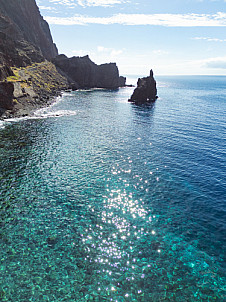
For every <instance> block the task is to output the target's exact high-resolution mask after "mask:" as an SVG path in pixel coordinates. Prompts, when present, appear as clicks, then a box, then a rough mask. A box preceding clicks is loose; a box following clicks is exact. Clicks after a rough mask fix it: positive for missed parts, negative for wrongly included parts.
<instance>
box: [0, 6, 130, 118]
mask: <svg viewBox="0 0 226 302" xmlns="http://www.w3.org/2000/svg"><path fill="white" fill-rule="evenodd" d="M18 16H19V18H18ZM125 83H126V78H124V77H120V76H119V71H118V67H117V66H116V64H115V63H107V64H101V65H97V64H95V63H94V62H92V61H91V60H90V58H89V57H88V56H84V57H72V58H68V57H67V56H66V55H58V50H57V47H56V45H55V44H54V43H53V39H52V36H51V32H50V29H49V25H48V23H47V22H46V21H45V20H44V19H43V17H42V16H41V14H40V11H39V9H38V6H37V4H36V1H35V0H29V1H27V0H20V1H18V0H7V1H5V0H0V119H4V118H10V117H19V116H26V115H30V114H31V112H33V111H35V110H36V109H38V108H40V107H45V106H46V105H48V104H50V103H52V101H53V99H54V98H55V97H56V96H58V95H60V94H61V92H62V91H64V90H67V89H72V90H76V89H86V88H107V89H116V88H119V87H123V86H125Z"/></svg>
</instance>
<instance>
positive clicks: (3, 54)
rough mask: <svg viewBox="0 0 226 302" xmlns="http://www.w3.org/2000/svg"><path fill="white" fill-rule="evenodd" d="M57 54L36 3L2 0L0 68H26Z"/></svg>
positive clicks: (46, 24)
mask: <svg viewBox="0 0 226 302" xmlns="http://www.w3.org/2000/svg"><path fill="white" fill-rule="evenodd" d="M57 54H58V51H57V48H56V45H55V44H54V43H53V40H52V36H51V33H50V29H49V26H48V23H47V22H46V21H45V20H44V19H43V17H42V16H41V15H40V12H39V9H38V7H37V5H36V2H35V0H29V1H28V0H7V1H6V0H0V66H1V65H7V66H17V67H20V66H27V65H31V64H32V63H33V62H42V61H44V60H45V59H47V60H50V59H52V58H53V57H55V56H56V55H57Z"/></svg>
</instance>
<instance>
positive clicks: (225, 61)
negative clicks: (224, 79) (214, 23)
mask: <svg viewBox="0 0 226 302" xmlns="http://www.w3.org/2000/svg"><path fill="white" fill-rule="evenodd" d="M203 66H204V67H207V68H217V69H226V56H225V57H216V58H209V59H206V60H204V61H203Z"/></svg>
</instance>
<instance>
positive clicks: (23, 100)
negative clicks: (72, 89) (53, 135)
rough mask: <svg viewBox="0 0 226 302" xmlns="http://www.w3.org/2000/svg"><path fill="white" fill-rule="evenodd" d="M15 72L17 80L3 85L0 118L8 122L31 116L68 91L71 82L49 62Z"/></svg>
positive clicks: (1, 88) (0, 97)
mask: <svg viewBox="0 0 226 302" xmlns="http://www.w3.org/2000/svg"><path fill="white" fill-rule="evenodd" d="M12 70H13V76H10V77H8V78H7V80H8V81H7V82H0V116H2V117H4V118H7V117H12V116H14V117H15V116H26V115H29V114H31V113H32V112H33V111H34V110H35V109H37V108H40V107H43V106H46V105H48V104H49V103H50V102H51V97H54V96H57V95H59V94H60V93H61V91H62V90H66V89H67V88H68V81H67V79H66V78H65V77H63V76H62V75H60V74H59V73H58V71H57V70H56V67H55V65H54V64H52V63H51V62H48V61H45V62H41V63H35V64H33V65H32V66H28V67H21V68H15V67H14V68H13V69H12Z"/></svg>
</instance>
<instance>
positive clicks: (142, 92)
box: [129, 70, 158, 105]
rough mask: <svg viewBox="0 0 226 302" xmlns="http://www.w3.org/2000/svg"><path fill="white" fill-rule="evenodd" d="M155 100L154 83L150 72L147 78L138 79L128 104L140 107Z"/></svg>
mask: <svg viewBox="0 0 226 302" xmlns="http://www.w3.org/2000/svg"><path fill="white" fill-rule="evenodd" d="M157 98H158V97H157V89H156V81H155V79H154V76H153V71H152V70H151V71H150V76H149V77H145V78H139V79H138V81H137V88H135V90H134V92H133V94H132V96H131V98H130V99H129V102H133V103H135V104H138V105H140V104H145V103H150V102H154V101H155V100H156V99H157Z"/></svg>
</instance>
